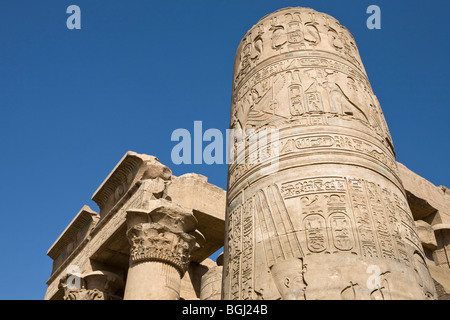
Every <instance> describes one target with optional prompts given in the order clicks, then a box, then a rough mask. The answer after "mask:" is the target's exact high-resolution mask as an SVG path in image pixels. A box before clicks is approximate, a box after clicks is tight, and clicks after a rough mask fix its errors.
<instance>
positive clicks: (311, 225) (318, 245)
mask: <svg viewBox="0 0 450 320" xmlns="http://www.w3.org/2000/svg"><path fill="white" fill-rule="evenodd" d="M303 224H304V229H305V234H306V243H307V246H308V250H309V251H310V252H311V253H320V252H323V251H325V250H326V249H327V247H328V246H327V243H328V236H327V229H326V224H325V219H324V218H323V217H322V216H321V215H318V214H310V215H308V216H307V217H306V218H305V219H304V220H303Z"/></svg>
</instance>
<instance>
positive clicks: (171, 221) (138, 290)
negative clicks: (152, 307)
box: [124, 199, 204, 300]
mask: <svg viewBox="0 0 450 320" xmlns="http://www.w3.org/2000/svg"><path fill="white" fill-rule="evenodd" d="M150 205H151V206H152V207H153V208H152V209H151V210H150V211H143V210H129V211H128V212H127V225H128V231H127V237H128V240H129V242H130V244H131V249H130V268H129V269H128V276H127V282H126V286H125V293H124V300H178V299H179V298H180V286H181V278H182V277H183V276H184V273H185V272H186V270H187V268H188V266H189V263H190V261H191V253H192V252H193V251H194V250H195V248H196V247H197V248H198V246H199V244H200V243H201V242H202V241H204V239H203V236H202V235H201V234H200V233H199V232H198V231H196V228H197V220H196V218H195V217H194V215H193V213H192V210H188V209H186V208H184V207H182V206H180V205H177V204H175V203H172V202H170V201H167V200H164V199H158V200H153V201H151V203H150Z"/></svg>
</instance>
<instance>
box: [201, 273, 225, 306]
mask: <svg viewBox="0 0 450 320" xmlns="http://www.w3.org/2000/svg"><path fill="white" fill-rule="evenodd" d="M222 269H223V267H222V266H215V267H212V268H211V269H209V270H208V271H207V272H206V273H205V274H204V275H203V276H202V281H201V287H200V300H221V293H222V272H223V270H222Z"/></svg>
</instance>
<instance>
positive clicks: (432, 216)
mask: <svg viewBox="0 0 450 320" xmlns="http://www.w3.org/2000/svg"><path fill="white" fill-rule="evenodd" d="M397 165H398V168H399V175H400V179H401V180H402V183H403V185H404V187H405V190H406V194H407V196H408V203H409V206H410V207H411V211H412V213H413V215H414V219H415V220H426V221H427V222H428V223H430V224H431V225H434V224H442V223H447V224H448V223H450V193H449V192H446V190H447V188H446V187H444V186H435V185H434V184H432V183H431V182H429V181H428V180H426V179H425V178H423V177H421V176H419V175H418V174H417V173H415V172H413V171H411V170H409V169H408V168H407V167H406V166H405V165H403V164H401V163H399V162H397Z"/></svg>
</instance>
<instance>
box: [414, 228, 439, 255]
mask: <svg viewBox="0 0 450 320" xmlns="http://www.w3.org/2000/svg"><path fill="white" fill-rule="evenodd" d="M415 224H416V228H417V234H418V235H419V239H420V242H421V243H422V246H423V247H425V248H427V249H429V250H431V251H434V250H436V248H437V242H436V237H435V235H434V230H433V227H432V226H431V225H430V224H428V223H426V222H425V221H423V220H417V221H415Z"/></svg>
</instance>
